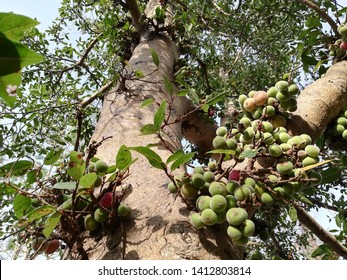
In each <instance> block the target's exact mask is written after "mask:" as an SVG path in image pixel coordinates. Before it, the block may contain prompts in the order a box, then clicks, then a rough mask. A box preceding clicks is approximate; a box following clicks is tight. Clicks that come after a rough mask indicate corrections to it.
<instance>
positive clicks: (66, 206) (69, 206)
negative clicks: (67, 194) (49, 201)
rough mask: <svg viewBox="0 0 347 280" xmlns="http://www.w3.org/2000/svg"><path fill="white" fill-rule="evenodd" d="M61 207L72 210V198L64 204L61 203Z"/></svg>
mask: <svg viewBox="0 0 347 280" xmlns="http://www.w3.org/2000/svg"><path fill="white" fill-rule="evenodd" d="M59 208H61V209H63V210H71V209H72V199H71V198H70V199H68V200H66V201H64V202H63V204H61V205H60V207H59Z"/></svg>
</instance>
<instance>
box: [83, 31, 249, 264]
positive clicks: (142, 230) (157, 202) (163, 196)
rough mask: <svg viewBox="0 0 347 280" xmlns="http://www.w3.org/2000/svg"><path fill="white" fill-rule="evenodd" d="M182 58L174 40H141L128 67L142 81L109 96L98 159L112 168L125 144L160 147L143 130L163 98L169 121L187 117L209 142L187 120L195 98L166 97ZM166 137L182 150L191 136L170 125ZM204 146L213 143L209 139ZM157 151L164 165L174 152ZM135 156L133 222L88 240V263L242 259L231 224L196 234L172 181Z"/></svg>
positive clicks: (97, 133) (97, 134)
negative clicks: (231, 235) (167, 82)
mask: <svg viewBox="0 0 347 280" xmlns="http://www.w3.org/2000/svg"><path fill="white" fill-rule="evenodd" d="M151 48H153V49H155V50H156V52H157V54H158V55H159V61H160V64H159V67H158V69H157V67H156V66H155V64H154V63H153V60H152V57H151V53H150V49H151ZM176 59H177V51H176V47H175V45H174V44H173V43H172V42H171V40H170V39H169V38H168V37H166V36H164V35H155V36H154V35H149V36H146V35H145V36H143V37H142V39H141V42H140V44H139V45H138V46H137V47H136V48H135V50H134V52H133V56H132V58H131V59H130V61H129V68H128V70H127V71H128V73H129V72H130V71H132V70H133V71H135V70H137V71H142V72H143V74H144V77H143V78H141V79H134V80H132V81H130V80H128V81H127V82H126V83H125V87H122V86H119V87H118V88H117V89H115V90H113V91H112V92H111V93H110V94H109V95H107V96H106V98H105V101H104V104H103V108H102V111H101V115H100V118H99V121H98V123H97V126H96V130H95V132H94V135H93V137H92V140H95V141H100V140H102V139H103V138H105V137H110V136H111V137H112V138H111V139H108V140H106V141H104V142H103V144H102V145H101V146H100V147H99V149H98V154H97V157H99V158H101V159H103V160H104V161H106V162H108V163H114V161H115V156H116V153H117V150H118V148H119V147H120V146H121V145H126V146H129V147H131V146H146V145H148V144H149V143H157V144H160V143H159V139H158V138H156V137H155V136H153V135H140V129H141V128H142V127H143V126H144V125H145V124H150V123H153V116H154V112H155V111H156V107H157V105H158V104H159V103H160V102H161V100H163V99H166V100H168V102H169V103H170V102H171V103H172V114H171V115H170V118H171V120H175V119H176V118H181V117H182V118H183V120H184V123H185V127H187V126H191V127H194V126H195V125H196V127H197V128H198V129H195V133H188V134H189V137H190V138H191V139H192V140H193V141H194V140H195V142H196V143H203V142H204V140H203V139H204V137H202V136H201V135H199V134H200V133H199V127H200V128H201V127H203V124H204V122H203V121H201V120H197V119H196V117H194V116H195V114H188V113H189V112H190V111H191V110H192V108H193V107H192V105H191V104H190V102H189V100H188V99H187V98H183V97H182V98H174V99H172V98H171V96H170V94H169V93H167V92H166V91H165V87H164V85H163V77H164V76H166V77H167V78H168V79H169V80H173V69H174V64H175V61H176ZM149 97H152V98H154V99H155V100H156V104H153V105H151V106H150V107H147V108H145V109H141V108H140V104H141V103H142V102H143V101H144V100H145V99H146V98H149ZM187 114H188V115H187ZM193 122H196V124H193ZM209 126H212V127H214V125H209ZM166 132H167V134H168V135H170V139H169V142H170V145H171V147H175V148H176V149H178V148H180V147H181V140H182V138H183V134H184V133H185V132H186V129H184V128H182V123H181V122H177V123H174V124H173V125H170V126H169V127H168V129H167V131H166ZM209 137H210V136H209ZM205 142H206V145H207V141H205ZM209 145H210V144H209ZM153 150H154V151H155V152H156V153H158V154H159V155H160V156H161V157H162V159H163V161H164V162H165V160H166V158H167V157H168V156H170V154H171V153H170V152H169V151H168V150H167V149H164V148H163V146H162V145H158V146H157V147H155V148H153ZM133 155H134V156H136V157H138V158H139V160H138V161H137V162H136V163H135V164H134V166H132V167H131V170H130V176H129V177H128V178H127V179H126V181H125V182H124V184H131V186H132V189H133V191H132V193H131V194H130V195H129V196H128V197H127V198H126V200H125V203H126V204H128V205H129V206H130V207H131V208H132V209H133V211H132V217H131V219H130V221H128V222H123V224H122V225H120V226H119V229H117V230H115V232H113V233H110V234H109V235H105V236H103V237H102V239H101V240H95V239H93V238H87V239H86V242H85V244H84V248H85V249H86V251H87V254H88V258H89V259H241V258H242V251H241V249H240V248H239V247H236V246H235V245H233V243H232V242H231V241H229V240H227V239H226V238H225V232H226V227H225V226H219V227H216V228H214V229H205V230H201V231H196V230H195V229H194V228H193V227H192V226H191V225H190V223H189V210H187V206H186V204H185V203H184V201H183V200H182V199H181V198H180V197H179V196H175V195H172V194H170V193H169V191H168V190H167V188H166V184H167V183H168V181H169V180H168V177H167V176H166V175H165V173H164V172H163V171H162V170H158V169H154V168H153V167H152V166H150V165H149V163H148V161H147V160H146V159H145V158H143V157H142V156H141V155H139V154H136V153H133ZM123 229H124V230H123Z"/></svg>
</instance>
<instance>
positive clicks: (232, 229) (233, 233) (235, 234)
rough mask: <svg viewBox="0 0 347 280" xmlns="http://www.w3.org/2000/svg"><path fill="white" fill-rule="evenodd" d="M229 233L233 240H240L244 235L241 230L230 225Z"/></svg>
mask: <svg viewBox="0 0 347 280" xmlns="http://www.w3.org/2000/svg"><path fill="white" fill-rule="evenodd" d="M227 234H228V236H229V237H230V238H231V239H232V240H239V239H240V238H241V237H242V232H241V230H240V229H239V228H238V227H234V226H228V228H227Z"/></svg>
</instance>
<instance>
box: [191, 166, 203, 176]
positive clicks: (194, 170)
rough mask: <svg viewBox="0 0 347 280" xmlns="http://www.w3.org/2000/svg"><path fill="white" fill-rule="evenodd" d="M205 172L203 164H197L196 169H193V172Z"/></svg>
mask: <svg viewBox="0 0 347 280" xmlns="http://www.w3.org/2000/svg"><path fill="white" fill-rule="evenodd" d="M197 173H199V174H204V173H205V170H204V168H203V167H202V166H195V167H194V169H193V174H197Z"/></svg>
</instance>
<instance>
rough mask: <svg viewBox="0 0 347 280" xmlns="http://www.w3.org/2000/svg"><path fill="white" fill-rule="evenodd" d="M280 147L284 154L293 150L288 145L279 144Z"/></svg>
mask: <svg viewBox="0 0 347 280" xmlns="http://www.w3.org/2000/svg"><path fill="white" fill-rule="evenodd" d="M280 147H281V149H282V151H283V152H284V153H285V152H287V151H289V150H290V149H292V148H293V147H292V145H290V144H288V143H282V144H280Z"/></svg>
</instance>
